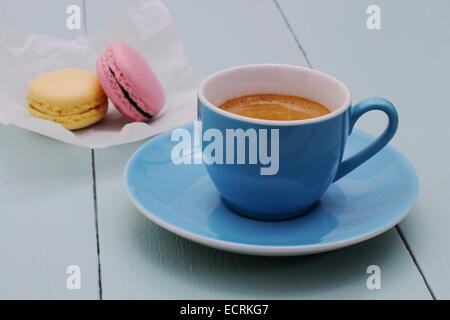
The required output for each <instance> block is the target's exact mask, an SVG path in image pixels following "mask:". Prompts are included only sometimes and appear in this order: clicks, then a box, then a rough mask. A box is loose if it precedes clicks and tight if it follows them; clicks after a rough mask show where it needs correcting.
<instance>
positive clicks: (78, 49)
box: [0, 1, 200, 149]
mask: <svg viewBox="0 0 450 320" xmlns="http://www.w3.org/2000/svg"><path fill="white" fill-rule="evenodd" d="M115 41H124V42H126V43H128V44H130V45H131V46H133V47H134V48H136V49H137V50H138V52H140V53H141V54H142V56H143V57H144V58H145V60H146V61H147V62H148V63H149V64H150V65H151V67H152V68H153V70H154V71H155V73H156V75H157V76H158V78H159V79H160V81H161V83H162V85H163V88H164V91H165V93H166V105H165V107H164V109H163V111H162V112H161V113H160V114H159V115H158V116H157V117H155V118H154V119H153V120H152V121H151V122H149V123H130V122H128V121H127V120H126V119H125V118H123V117H122V116H121V115H120V114H119V112H118V111H117V110H116V109H115V108H114V106H113V105H112V103H110V108H109V111H108V114H107V116H106V117H105V118H104V119H103V120H102V121H101V122H99V123H97V124H95V125H93V126H91V127H89V128H86V129H82V130H79V131H73V132H72V131H69V130H67V129H65V128H64V127H62V126H61V125H59V124H57V123H54V122H51V121H45V120H41V119H36V118H33V117H30V116H29V115H28V111H27V100H26V96H27V87H28V85H29V83H30V82H31V81H32V80H33V79H34V78H35V77H37V76H39V75H41V74H43V73H46V72H49V71H53V70H57V69H65V68H79V69H86V70H90V71H93V72H95V63H96V60H97V57H98V56H99V55H100V54H101V53H102V52H104V50H105V49H106V47H107V46H108V45H109V44H111V43H112V42H115ZM0 66H1V68H0V70H1V72H0V123H2V124H11V125H15V126H18V127H21V128H24V129H27V130H30V131H33V132H37V133H40V134H42V135H45V136H48V137H51V138H53V139H56V140H59V141H62V142H65V143H69V144H73V145H77V146H81V147H87V148H93V149H96V148H105V147H110V146H114V145H120V144H125V143H129V142H134V141H138V140H142V139H145V138H148V137H151V136H154V135H156V134H159V133H161V132H164V131H167V130H170V129H172V128H174V127H178V126H180V125H183V124H186V123H189V122H192V121H194V120H195V119H196V118H197V107H196V89H197V86H198V84H199V82H200V77H199V75H198V74H197V73H196V72H195V71H194V69H193V68H192V66H191V65H190V63H189V62H188V60H187V58H186V56H185V53H184V48H183V45H182V44H181V41H180V38H179V36H178V34H177V31H176V29H175V26H174V23H173V21H172V19H171V17H170V15H169V12H168V9H167V8H166V7H165V6H164V5H163V4H162V3H161V2H160V1H142V2H141V3H139V4H138V5H136V6H133V7H130V8H128V9H126V10H125V11H123V12H122V13H121V14H120V15H119V16H118V17H116V18H115V19H114V20H113V21H112V22H111V23H110V24H109V25H107V26H106V27H105V28H104V29H103V30H102V31H100V32H98V33H93V34H88V35H86V36H81V37H78V38H76V39H74V40H69V41H68V40H63V39H60V38H56V37H51V36H46V35H39V34H24V33H20V32H17V31H13V30H0Z"/></svg>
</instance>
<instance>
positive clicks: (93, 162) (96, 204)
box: [91, 149, 103, 300]
mask: <svg viewBox="0 0 450 320" xmlns="http://www.w3.org/2000/svg"><path fill="white" fill-rule="evenodd" d="M91 165H92V188H93V193H94V195H93V197H94V222H95V238H96V242H97V271H98V289H99V298H100V300H103V283H102V266H101V260H100V234H99V228H98V202H97V175H96V172H95V150H93V149H92V150H91Z"/></svg>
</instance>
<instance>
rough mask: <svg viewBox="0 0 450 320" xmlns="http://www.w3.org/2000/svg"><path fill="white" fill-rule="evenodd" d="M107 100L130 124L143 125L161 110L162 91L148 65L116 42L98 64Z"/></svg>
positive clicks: (129, 49) (127, 48) (135, 53)
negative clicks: (142, 123)
mask: <svg viewBox="0 0 450 320" xmlns="http://www.w3.org/2000/svg"><path fill="white" fill-rule="evenodd" d="M97 75H98V77H99V79H100V82H101V84H102V87H103V89H104V91H105V92H106V95H107V96H108V98H109V99H110V100H111V101H112V103H113V104H114V106H115V107H116V108H117V110H119V112H120V113H121V114H122V115H123V116H124V117H125V118H127V119H128V120H130V121H139V122H146V121H149V120H150V119H151V118H152V117H154V116H156V115H157V114H158V113H159V112H160V111H161V109H162V108H163V107H164V103H165V96H164V91H163V88H162V86H161V83H160V82H159V80H158V78H157V77H156V75H155V73H154V72H153V71H152V69H151V68H150V66H149V65H148V64H147V62H146V61H145V60H144V58H142V56H141V55H140V54H139V53H138V52H137V51H136V50H135V49H133V48H132V47H130V46H129V45H127V44H126V43H123V42H115V43H113V44H112V45H110V46H109V47H108V48H107V50H106V52H105V53H103V54H102V55H101V56H100V57H99V58H98V60H97Z"/></svg>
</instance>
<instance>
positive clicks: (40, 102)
mask: <svg viewBox="0 0 450 320" xmlns="http://www.w3.org/2000/svg"><path fill="white" fill-rule="evenodd" d="M107 110H108V99H107V97H106V95H105V92H104V91H103V89H102V86H101V84H100V82H99V80H98V78H97V75H96V74H95V73H92V72H89V71H85V70H78V69H64V70H58V71H53V72H49V73H46V74H44V75H42V76H40V77H38V78H36V79H34V80H33V81H32V82H31V84H30V86H29V87H28V111H29V113H30V115H31V116H33V117H36V118H40V119H44V120H50V121H54V122H57V123H59V124H61V125H63V126H64V127H65V128H66V129H69V130H77V129H82V128H86V127H88V126H90V125H92V124H94V123H96V122H98V121H100V120H101V119H102V118H103V117H104V116H105V114H106V112H107Z"/></svg>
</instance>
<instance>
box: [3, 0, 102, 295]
mask: <svg viewBox="0 0 450 320" xmlns="http://www.w3.org/2000/svg"><path fill="white" fill-rule="evenodd" d="M73 4H78V5H80V6H81V8H82V1H81V0H80V1H75V0H64V1H61V0H40V1H25V0H19V1H18V0H7V1H1V4H0V27H8V28H15V29H19V30H21V31H26V32H40V33H47V34H51V35H54V36H61V37H64V38H72V37H74V36H77V35H80V34H82V32H83V30H76V31H72V30H68V29H67V28H66V24H65V19H66V17H67V15H66V8H67V6H69V5H73ZM1 63H7V62H6V61H2V62H1ZM1 63H0V64H1ZM24 99H25V93H24ZM24 101H25V100H24ZM24 108H25V104H24ZM0 146H1V147H2V151H1V153H0V154H1V156H0V203H1V206H0V257H1V263H0V299H97V298H98V297H99V287H98V259H97V252H96V231H95V216H94V206H93V188H92V185H93V179H92V166H91V152H90V150H87V149H81V148H77V147H73V146H69V145H65V144H62V143H59V142H56V141H54V140H51V139H48V138H46V137H43V136H40V135H37V134H34V133H31V132H28V131H25V130H23V129H19V128H15V127H12V126H2V125H0ZM71 265H77V266H79V267H80V270H81V290H69V289H68V288H67V286H66V281H67V278H68V277H69V274H67V273H66V271H67V268H68V267H69V266H71Z"/></svg>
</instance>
